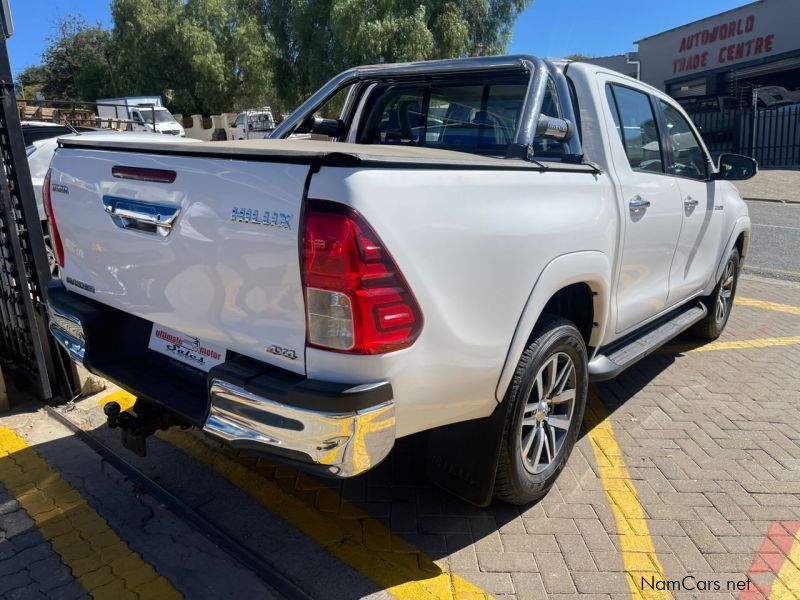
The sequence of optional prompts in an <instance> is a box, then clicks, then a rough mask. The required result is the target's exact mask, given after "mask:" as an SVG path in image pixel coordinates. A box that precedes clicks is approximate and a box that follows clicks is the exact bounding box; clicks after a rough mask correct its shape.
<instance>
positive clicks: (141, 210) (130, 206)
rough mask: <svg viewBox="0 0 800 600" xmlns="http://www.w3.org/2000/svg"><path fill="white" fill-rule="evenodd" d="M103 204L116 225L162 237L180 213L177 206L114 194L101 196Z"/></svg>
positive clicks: (166, 233) (166, 234) (167, 233)
mask: <svg viewBox="0 0 800 600" xmlns="http://www.w3.org/2000/svg"><path fill="white" fill-rule="evenodd" d="M103 206H105V209H106V212H107V213H108V214H109V216H110V217H111V220H112V221H114V224H115V225H116V226H117V227H119V228H121V229H135V230H137V231H143V232H145V233H155V234H158V235H160V236H162V237H166V236H168V235H169V232H170V231H172V225H173V224H174V223H175V219H177V218H178V215H180V213H181V209H180V207H179V206H172V205H169V204H161V203H158V202H144V201H143V200H129V199H127V198H117V197H115V196H103Z"/></svg>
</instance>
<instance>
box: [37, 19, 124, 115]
mask: <svg viewBox="0 0 800 600" xmlns="http://www.w3.org/2000/svg"><path fill="white" fill-rule="evenodd" d="M109 42H110V35H109V32H108V31H106V30H104V29H103V27H102V25H101V24H100V23H97V24H95V25H89V24H88V23H87V22H86V21H85V20H84V19H83V18H82V17H79V16H77V15H67V16H66V17H64V18H63V19H62V20H61V21H60V22H59V23H58V24H57V25H56V34H55V35H53V36H51V37H50V38H48V46H47V48H46V49H45V51H44V53H43V54H42V63H43V64H42V67H41V69H42V70H41V71H37V73H38V74H39V75H43V80H42V81H41V83H42V89H41V91H42V93H43V94H44V95H45V97H46V98H48V99H62V100H72V99H80V100H95V99H96V98H97V97H98V96H102V95H103V94H105V93H106V92H107V91H108V89H109V86H110V73H109V67H108V62H107V55H108V49H109Z"/></svg>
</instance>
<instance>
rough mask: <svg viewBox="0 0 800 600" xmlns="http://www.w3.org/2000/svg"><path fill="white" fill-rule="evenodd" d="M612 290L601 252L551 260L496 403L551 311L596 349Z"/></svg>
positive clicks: (523, 320)
mask: <svg viewBox="0 0 800 600" xmlns="http://www.w3.org/2000/svg"><path fill="white" fill-rule="evenodd" d="M610 289H611V263H610V261H609V259H608V257H607V256H606V255H605V254H603V253H602V252H598V251H583V252H573V253H570V254H564V255H561V256H559V257H557V258H554V259H553V260H552V261H550V263H548V264H547V266H546V267H545V268H544V269H543V270H542V272H541V273H540V275H539V277H538V278H537V279H536V282H535V283H534V285H533V287H532V289H531V292H530V294H529V295H528V299H527V301H526V303H525V307H524V308H523V311H522V314H521V315H520V318H519V320H518V322H517V327H516V329H515V331H514V336H513V337H512V339H511V344H510V345H509V349H508V352H507V354H506V360H505V363H504V365H503V369H502V371H501V373H500V378H499V380H498V383H497V389H496V391H495V397H496V399H497V401H498V402H502V400H503V397H504V396H505V394H506V391H507V390H508V386H509V385H510V383H511V379H512V377H513V375H514V370H515V368H516V366H517V363H518V362H519V359H520V357H521V356H522V353H523V352H524V351H525V347H526V346H527V345H528V341H529V340H530V336H531V333H532V332H533V329H534V327H536V324H537V322H538V321H539V319H540V318H541V316H542V315H543V314H545V313H546V312H548V311H549V310H553V311H554V314H557V315H559V316H562V317H564V318H567V319H569V320H570V321H572V322H574V323H575V324H576V326H577V327H578V330H579V331H580V332H581V334H582V335H583V337H584V340H585V341H586V345H587V347H588V348H596V347H597V346H598V345H599V344H600V339H601V337H602V332H603V331H604V330H605V327H606V324H607V322H608V315H609V310H610V296H611V294H610ZM587 312H590V314H588V315H587V314H586V313H587Z"/></svg>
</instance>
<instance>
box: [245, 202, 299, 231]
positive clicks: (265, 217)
mask: <svg viewBox="0 0 800 600" xmlns="http://www.w3.org/2000/svg"><path fill="white" fill-rule="evenodd" d="M291 218H292V215H286V214H284V213H277V212H270V211H268V210H265V211H264V212H263V213H259V211H258V209H257V208H239V207H237V206H234V207H233V210H232V211H231V221H234V222H236V223H252V224H254V225H266V226H267V227H276V228H278V229H291V227H290V226H289V219H291Z"/></svg>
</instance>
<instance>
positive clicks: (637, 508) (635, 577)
mask: <svg viewBox="0 0 800 600" xmlns="http://www.w3.org/2000/svg"><path fill="white" fill-rule="evenodd" d="M584 424H585V426H586V430H587V431H588V432H589V434H588V435H589V441H590V443H591V445H592V450H593V451H594V456H595V459H596V461H597V468H598V471H599V473H600V482H601V484H602V485H603V489H604V490H605V492H606V496H607V498H608V502H609V504H610V505H611V511H612V512H613V514H614V521H615V522H616V524H617V534H618V535H619V541H620V546H621V547H622V562H623V564H624V566H625V571H626V572H627V575H628V586H629V587H630V590H631V597H632V598H633V599H634V600H636V599H639V598H647V599H648V600H650V599H653V600H667V599H669V598H671V597H672V596H671V595H670V593H669V592H668V591H665V590H664V591H660V590H657V589H651V585H652V584H649V583H650V582H652V583H655V582H663V581H665V577H664V569H663V567H662V566H661V562H660V561H659V560H658V555H657V554H656V549H655V547H654V546H653V539H652V538H651V537H650V530H649V529H648V527H647V514H646V513H645V511H644V508H642V504H641V502H639V497H638V495H637V494H636V488H635V487H634V485H633V481H631V477H630V474H629V473H628V468H627V467H626V466H625V460H624V458H623V455H622V450H621V449H620V447H619V444H618V443H617V438H616V436H615V435H614V430H613V428H612V427H611V420H610V419H609V416H608V411H606V408H605V406H603V403H602V402H601V401H600V398H599V397H598V396H597V391H596V389H595V388H594V386H591V387H590V388H589V401H588V403H587V405H586V415H585V417H584ZM652 587H655V585H652Z"/></svg>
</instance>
